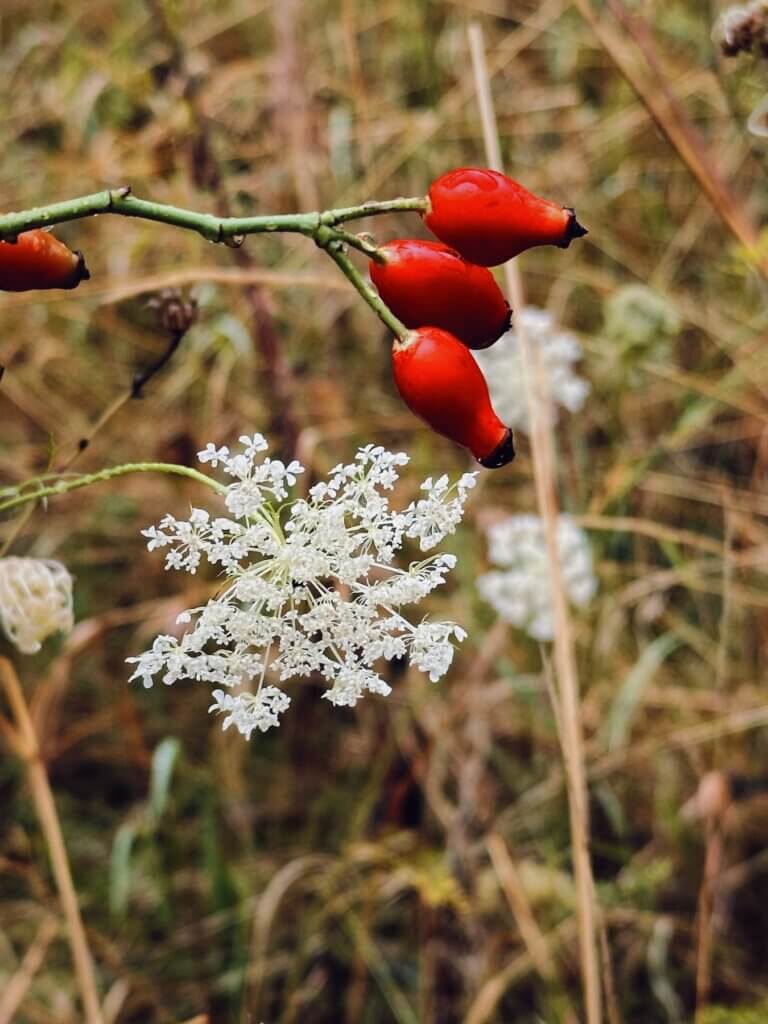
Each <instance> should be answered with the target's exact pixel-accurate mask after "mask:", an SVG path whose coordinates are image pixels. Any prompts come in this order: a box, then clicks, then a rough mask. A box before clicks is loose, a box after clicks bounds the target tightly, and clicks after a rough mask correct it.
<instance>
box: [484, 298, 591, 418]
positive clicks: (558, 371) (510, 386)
mask: <svg viewBox="0 0 768 1024" xmlns="http://www.w3.org/2000/svg"><path fill="white" fill-rule="evenodd" d="M515 320H516V321H517V323H519V324H520V326H521V327H522V329H523V331H524V332H525V336H526V338H527V339H528V340H529V342H530V344H531V345H535V346H536V347H537V348H538V349H539V352H540V353H541V360H542V366H543V369H544V373H545V375H546V379H547V386H548V388H549V393H550V396H551V399H552V403H553V406H555V405H562V406H563V407H564V408H566V409H568V411H569V412H578V411H579V409H581V407H582V406H583V405H584V402H585V400H586V397H587V395H588V394H589V390H590V386H589V384H588V382H587V381H585V380H582V378H581V377H578V376H577V375H576V374H575V373H574V371H573V364H574V363H577V362H578V361H579V360H580V359H581V357H582V349H581V345H580V344H579V341H578V339H577V338H576V337H575V335H573V334H570V333H569V332H568V331H564V330H562V329H561V328H560V327H559V326H558V325H557V324H556V322H555V320H554V318H553V316H552V314H551V313H548V312H547V310H545V309H537V308H536V307H535V306H526V307H525V308H524V309H522V310H517V311H516V312H515ZM472 355H473V356H474V357H475V359H476V360H477V362H478V363H479V365H480V369H481V370H482V371H483V373H484V374H485V378H486V380H487V381H488V388H489V390H490V393H491V401H492V403H493V407H494V409H495V410H496V413H497V415H498V416H499V418H500V419H502V420H503V421H504V423H506V424H507V425H508V426H510V427H512V428H513V429H517V430H522V431H523V433H526V434H527V433H529V432H530V429H531V424H530V420H529V417H528V401H527V398H526V394H525V378H524V375H523V363H522V358H521V354H520V347H519V342H518V338H517V335H516V333H515V331H514V329H513V330H511V331H507V333H506V334H503V335H502V336H501V337H500V338H499V340H498V341H497V342H496V344H495V345H491V347H490V348H485V349H481V350H480V351H477V352H473V353H472Z"/></svg>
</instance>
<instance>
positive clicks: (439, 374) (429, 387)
mask: <svg viewBox="0 0 768 1024" xmlns="http://www.w3.org/2000/svg"><path fill="white" fill-rule="evenodd" d="M392 370H393V372H394V376H395V384H397V390H398V391H399V392H400V394H401V396H402V398H403V401H404V402H405V404H406V405H407V406H408V408H409V409H410V410H411V412H414V413H415V414H416V415H417V416H418V417H420V418H421V419H423V420H424V421H425V423H427V424H428V425H429V426H430V427H432V429H433V430H435V431H437V433H438V434H442V435H443V436H444V437H448V438H450V439H451V441H455V442H456V444H460V445H463V447H465V448H469V450H470V451H471V452H472V454H473V455H474V457H475V458H476V459H477V461H478V462H479V463H480V464H481V465H483V466H486V467H487V468H488V469H497V468H498V467H499V466H506V464H507V463H508V462H511V461H512V459H514V457H515V449H514V446H513V444H512V431H511V430H510V429H509V428H508V427H505V426H504V424H503V423H502V422H501V420H500V419H499V417H498V416H497V415H496V413H495V412H494V411H493V407H492V405H491V399H490V396H489V395H488V385H487V384H486V383H485V378H484V377H483V375H482V373H481V372H480V367H479V366H478V365H477V363H476V362H475V360H474V359H473V358H472V356H471V354H470V352H469V350H468V349H467V347H466V346H465V345H462V343H461V342H460V341H459V340H458V338H455V337H454V336H453V335H452V334H449V333H448V332H447V331H443V330H441V329H440V328H439V327H419V328H418V330H415V331H409V332H408V333H407V335H406V336H405V338H403V339H402V340H397V341H395V343H394V345H393V346H392Z"/></svg>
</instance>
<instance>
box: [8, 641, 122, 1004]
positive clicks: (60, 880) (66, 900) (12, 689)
mask: <svg viewBox="0 0 768 1024" xmlns="http://www.w3.org/2000/svg"><path fill="white" fill-rule="evenodd" d="M0 680H1V681H2V686H3V689H4V690H5V694H6V697H7V699H8V703H9V705H10V707H11V712H12V714H13V718H14V719H15V722H16V729H15V732H14V741H13V743H12V745H13V747H14V749H15V751H16V753H18V754H19V756H20V757H21V758H22V759H23V761H24V763H25V765H26V769H27V781H28V782H29V788H30V789H31V791H32V800H33V803H34V805H35V811H36V812H37V817H38V819H39V821H40V827H41V829H42V832H43V837H44V839H45V844H46V847H47V849H48V856H49V858H50V861H51V869H52V871H53V877H54V879H55V880H56V887H57V889H58V891H59V898H60V900H61V906H62V909H63V911H64V918H65V920H66V922H67V932H68V934H69V944H70V948H71V950H72V959H73V960H74V964H75V974H76V975H77V982H78V985H79V988H80V996H81V999H82V1001H83V1008H84V1010H85V1020H86V1022H87V1024H104V1019H103V1017H102V1014H101V1008H100V1006H99V996H98V990H97V988H96V976H95V973H94V968H93V959H92V957H91V951H90V949H89V948H88V939H87V937H86V934H85V928H84V927H83V921H82V918H81V917H80V907H79V905H78V902H77V893H76V892H75V886H74V883H73V881H72V872H71V871H70V867H69V858H68V857H67V849H66V846H65V844H64V837H63V835H62V832H61V824H60V822H59V816H58V814H57V811H56V804H55V802H54V799H53V793H52V792H51V786H50V783H49V781H48V773H47V771H46V769H45V765H44V763H43V760H42V757H41V755H40V745H39V743H38V740H37V734H36V732H35V727H34V724H33V722H32V716H31V715H30V713H29V707H28V705H27V701H26V698H25V696H24V691H23V690H22V688H21V684H20V683H19V679H18V676H17V675H16V670H15V669H14V667H13V665H12V664H11V662H10V661H8V659H7V658H0ZM4 732H5V733H6V734H7V732H8V730H4Z"/></svg>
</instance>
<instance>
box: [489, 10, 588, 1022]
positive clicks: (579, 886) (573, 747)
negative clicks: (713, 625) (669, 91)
mask: <svg viewBox="0 0 768 1024" xmlns="http://www.w3.org/2000/svg"><path fill="white" fill-rule="evenodd" d="M469 43H470V49H471V52H472V66H473V70H474V76H475V89H476V92H477V97H478V103H479V106H480V115H481V120H482V125H483V136H484V140H485V149H486V157H487V160H488V166H489V167H492V168H494V169H495V170H498V171H501V170H503V167H502V160H501V152H500V149H499V137H498V132H497V129H496V119H495V116H494V112H493V100H492V97H491V90H490V83H489V81H488V71H487V67H486V62H485V48H484V43H483V34H482V29H481V28H480V27H479V25H475V24H473V25H470V28H469ZM504 272H505V275H506V280H507V288H508V290H509V293H510V298H511V302H512V307H513V309H517V310H522V309H523V307H524V305H525V294H524V290H523V281H522V277H521V275H520V271H519V270H518V268H517V265H516V263H515V262H514V261H510V262H508V263H506V264H505V266H504ZM517 336H518V341H519V344H520V352H521V356H522V363H523V378H524V381H525V392H526V397H527V400H528V411H529V415H530V419H531V433H530V438H531V455H532V459H533V475H534V483H535V487H536V501H537V505H538V508H539V514H540V515H541V518H542V521H543V524H544V534H545V538H546V547H547V560H548V563H549V576H550V581H551V589H552V611H553V616H554V620H555V637H554V662H555V670H556V678H557V692H556V694H554V696H555V701H554V709H555V717H556V720H557V721H558V722H559V733H560V742H561V746H562V751H563V761H564V763H565V774H566V779H567V783H568V809H569V823H570V830H571V850H572V858H573V872H574V878H575V882H576V891H577V895H578V902H577V922H578V931H579V954H580V955H579V959H580V966H581V978H582V986H583V990H584V1003H585V1008H586V1018H587V1024H600V1022H601V1021H602V1010H601V987H600V970H599V956H598V940H597V920H596V908H595V885H594V879H593V877H592V864H591V861H590V856H589V804H588V800H587V784H586V771H585V767H584V740H583V736H582V728H581V713H580V707H579V679H578V671H577V668H576V654H575V648H574V639H573V630H572V626H571V619H570V614H569V609H568V601H567V598H566V595H565V585H564V581H563V571H562V565H561V563H560V552H559V549H558V543H557V521H558V515H559V512H558V505H557V490H556V470H555V450H554V442H553V438H552V428H551V417H550V416H549V415H548V412H549V410H548V406H549V395H548V392H547V387H546V379H545V377H544V370H543V367H542V366H541V359H540V357H539V353H538V352H537V351H536V349H535V348H534V347H533V346H532V345H531V344H530V342H529V340H528V339H527V337H526V335H525V331H524V329H523V325H522V324H518V325H517Z"/></svg>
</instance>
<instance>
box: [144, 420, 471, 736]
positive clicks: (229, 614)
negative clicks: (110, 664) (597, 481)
mask: <svg viewBox="0 0 768 1024" xmlns="http://www.w3.org/2000/svg"><path fill="white" fill-rule="evenodd" d="M240 443H241V449H240V450H239V451H238V452H236V453H230V451H229V449H228V448H216V447H215V446H214V445H213V444H209V445H208V446H207V448H206V449H205V450H204V451H201V452H200V453H199V459H200V461H201V462H202V463H208V464H210V465H211V466H212V467H217V466H218V465H221V466H222V469H223V471H224V473H225V474H227V476H229V477H230V478H231V483H229V485H228V486H227V488H226V492H225V494H224V504H225V505H226V508H227V511H228V512H229V516H216V517H212V516H211V515H210V513H208V512H207V511H205V510H204V509H200V508H193V509H192V512H191V514H190V516H189V518H188V519H186V520H178V519H175V518H174V517H173V516H171V515H168V516H165V517H164V518H163V520H162V521H161V522H160V524H159V526H157V527H154V526H153V527H150V528H149V529H147V530H145V531H143V532H144V535H145V536H146V537H147V538H148V539H149V543H148V547H149V549H150V551H152V550H155V549H157V548H161V549H168V550H167V552H166V568H167V569H182V570H185V571H187V572H189V573H192V574H194V573H195V572H196V571H197V569H198V568H199V566H200V563H201V561H202V560H203V559H205V560H206V561H207V562H208V563H209V564H210V565H213V566H216V567H218V568H219V570H220V571H221V572H222V573H223V575H224V577H225V580H226V582H225V583H224V585H223V587H222V588H221V590H220V591H219V593H218V594H217V595H216V596H215V597H213V598H211V600H210V601H208V603H207V604H206V605H205V606H203V607H200V608H192V609H189V610H188V611H185V612H183V613H182V614H181V615H180V616H179V620H178V621H179V622H180V623H183V624H185V625H190V624H191V628H190V629H188V630H187V632H185V633H184V634H183V635H182V637H181V638H180V639H178V638H176V637H174V636H170V635H163V636H159V637H157V639H156V640H155V642H154V644H153V645H152V647H151V649H150V650H148V651H146V652H145V653H144V654H142V655H140V656H139V657H136V658H129V659H128V660H129V661H130V662H133V663H134V664H135V665H136V668H135V671H134V673H133V675H132V676H131V679H139V680H141V681H142V682H143V684H144V686H146V687H149V686H152V683H153V681H154V679H155V677H159V678H161V679H162V681H163V682H164V683H166V684H168V685H170V684H172V683H175V682H177V681H178V680H179V679H183V678H188V679H194V680H199V681H202V682H207V683H210V684H213V685H215V686H217V687H225V689H220V688H217V689H214V690H213V701H214V703H213V704H212V705H211V708H210V710H211V711H216V712H220V713H223V714H224V716H225V717H224V722H223V726H224V728H225V729H226V728H228V727H229V726H230V725H234V726H235V728H236V729H237V730H238V731H239V732H240V733H242V734H243V735H244V736H245V737H246V739H248V738H250V736H251V733H252V732H253V730H254V729H258V730H260V731H262V732H264V731H266V730H267V729H269V728H271V727H272V726H275V725H277V724H279V720H280V715H281V714H282V712H284V711H285V710H286V709H287V708H288V706H289V704H290V698H289V697H288V695H287V694H286V693H284V692H283V690H281V689H280V688H278V687H277V686H275V685H271V684H267V682H266V680H267V674H268V672H269V673H270V676H271V677H274V678H276V679H279V680H280V681H281V682H286V681H288V680H291V679H299V678H308V677H311V676H313V675H317V676H319V677H320V678H322V679H324V680H325V681H326V682H327V683H328V684H329V685H328V687H327V689H326V690H325V692H324V694H323V696H324V697H325V698H326V699H327V700H328V701H330V703H331V704H334V705H336V706H339V707H354V705H355V704H356V703H357V701H358V700H360V698H361V697H362V696H363V694H364V693H366V692H369V693H377V694H380V695H382V696H386V695H387V694H389V692H390V686H389V685H388V683H386V682H385V681H384V679H382V678H381V676H380V675H378V673H377V672H376V671H375V668H374V666H375V664H376V662H378V661H379V660H380V659H384V660H386V661H391V660H392V659H394V658H405V657H409V658H410V661H411V663H412V664H413V665H415V667H416V668H418V669H420V670H421V671H423V672H426V673H428V674H429V678H430V679H431V680H432V681H433V682H435V681H437V680H438V679H440V678H441V677H442V676H443V675H444V674H445V673H446V672H447V670H448V668H449V667H450V665H451V662H452V660H453V652H454V646H453V641H454V640H459V641H460V640H463V639H464V637H465V633H464V630H463V629H461V627H459V626H458V625H456V624H455V623H453V622H429V621H426V620H424V621H421V622H418V623H415V624H414V623H413V622H411V621H410V620H409V619H407V618H406V617H405V616H404V615H403V614H402V611H401V609H402V608H403V607H405V606H408V605H414V604H417V603H418V602H419V601H421V600H423V599H424V598H425V597H426V596H427V595H428V594H429V593H431V591H433V590H434V589H435V588H436V587H438V586H440V585H441V584H442V583H444V582H445V578H446V576H447V574H448V572H449V571H450V570H451V569H452V568H453V567H454V565H455V564H456V558H455V556H454V555H450V554H435V555H430V556H429V557H427V558H425V559H422V560H420V561H418V562H411V563H410V565H409V566H408V567H407V568H405V569H402V568H398V567H397V566H396V565H395V556H396V554H397V553H398V551H399V550H400V549H401V548H402V546H403V543H404V541H405V539H406V538H408V539H411V540H415V541H418V544H419V547H420V549H421V550H422V551H430V550H431V549H432V548H434V547H435V546H436V545H437V544H439V543H440V541H442V540H443V539H444V537H445V536H446V535H447V534H449V533H452V532H453V531H454V530H455V528H456V526H457V524H458V523H459V522H460V520H461V518H462V515H463V511H464V503H465V501H466V497H467V494H468V493H469V490H470V489H471V488H472V487H474V485H475V474H474V473H465V474H464V475H463V476H462V477H460V479H459V480H458V481H457V482H456V483H455V484H453V485H450V484H449V482H448V478H447V477H446V476H442V477H440V478H439V479H438V480H432V479H431V478H430V479H427V480H425V481H424V483H423V484H422V491H423V492H424V496H423V497H422V498H420V499H419V500H417V501H413V502H411V503H410V504H409V505H408V506H407V508H405V509H404V510H402V511H396V510H395V509H393V508H391V507H390V502H389V497H388V495H387V494H386V492H388V491H391V490H392V488H393V487H394V485H395V483H396V482H397V480H398V477H399V472H398V471H399V469H400V467H402V466H404V465H406V463H407V462H408V456H407V455H405V454H404V453H403V452H396V453H395V452H389V451H386V450H385V449H384V448H381V447H375V446H373V445H368V446H367V447H365V448H361V449H360V450H359V451H358V453H357V456H356V458H355V460H354V462H352V463H350V464H348V465H338V466H336V467H335V468H334V469H333V470H331V472H330V474H329V477H328V479H327V480H326V481H325V482H321V483H317V484H315V485H314V486H313V487H311V488H310V490H309V494H308V496H307V497H306V498H296V499H294V500H292V501H290V500H287V499H288V498H289V489H290V488H291V487H292V486H293V485H294V484H295V483H296V479H297V477H298V476H299V474H301V473H303V472H304V467H303V466H301V465H300V463H298V462H296V461H293V462H291V463H290V464H288V465H287V466H286V465H285V464H284V463H282V462H280V461H279V460H275V459H271V458H269V457H266V456H265V455H264V452H265V451H266V450H267V442H266V441H265V439H264V438H263V437H262V436H261V435H260V434H255V435H254V436H253V437H245V436H244V437H241V438H240ZM252 680H255V681H256V684H255V689H254V690H251V689H249V686H250V684H251V681H252Z"/></svg>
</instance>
